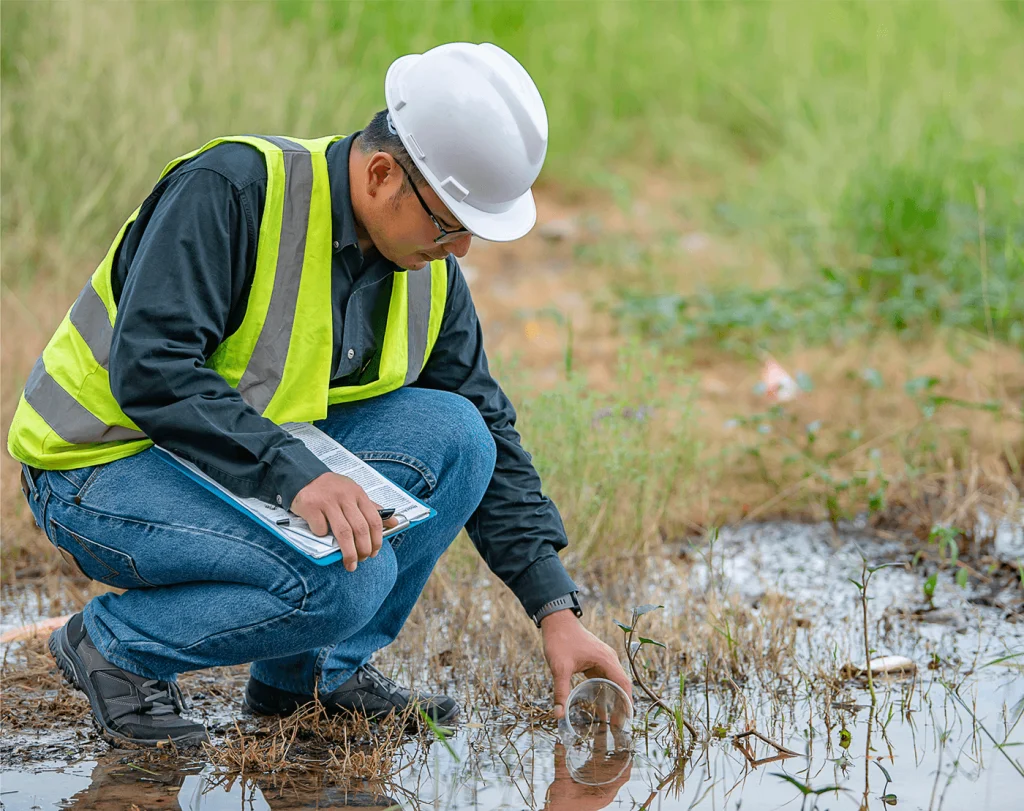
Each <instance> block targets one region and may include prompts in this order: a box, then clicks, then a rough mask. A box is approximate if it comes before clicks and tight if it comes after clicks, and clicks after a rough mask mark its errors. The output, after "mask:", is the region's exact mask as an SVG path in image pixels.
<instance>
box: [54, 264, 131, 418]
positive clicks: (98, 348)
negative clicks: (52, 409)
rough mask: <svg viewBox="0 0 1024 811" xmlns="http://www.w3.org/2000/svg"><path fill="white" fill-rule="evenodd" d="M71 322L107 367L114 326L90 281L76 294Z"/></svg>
mask: <svg viewBox="0 0 1024 811" xmlns="http://www.w3.org/2000/svg"><path fill="white" fill-rule="evenodd" d="M70 318H71V323H72V324H74V325H75V329H77V330H78V332H79V334H80V335H81V336H82V338H83V339H84V340H85V343H86V344H87V345H88V347H89V349H90V350H92V356H93V357H94V358H96V362H97V363H98V364H99V365H100V366H102V367H103V368H104V369H108V368H109V363H110V345H111V343H112V342H113V340H114V328H113V327H112V326H110V320H109V319H108V318H107V308H106V307H104V306H103V301H102V299H100V295H99V293H97V292H96V288H95V287H93V286H92V282H91V281H90V282H87V283H86V285H85V287H83V288H82V292H81V293H79V294H78V298H77V299H76V300H75V303H74V305H73V306H72V307H71V313H70ZM36 410H37V411H38V409H36ZM58 433H59V432H58Z"/></svg>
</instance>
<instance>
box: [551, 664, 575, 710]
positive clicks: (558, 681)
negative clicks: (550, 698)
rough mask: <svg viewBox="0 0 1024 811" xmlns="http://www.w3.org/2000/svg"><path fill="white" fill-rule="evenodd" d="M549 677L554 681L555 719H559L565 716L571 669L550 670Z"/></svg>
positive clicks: (570, 687) (570, 686)
mask: <svg viewBox="0 0 1024 811" xmlns="http://www.w3.org/2000/svg"><path fill="white" fill-rule="evenodd" d="M551 675H552V676H554V679H555V718H558V719H561V718H562V716H564V715H565V703H566V702H567V701H568V700H569V693H570V692H571V690H572V669H571V668H565V669H563V668H558V669H555V668H552V670H551Z"/></svg>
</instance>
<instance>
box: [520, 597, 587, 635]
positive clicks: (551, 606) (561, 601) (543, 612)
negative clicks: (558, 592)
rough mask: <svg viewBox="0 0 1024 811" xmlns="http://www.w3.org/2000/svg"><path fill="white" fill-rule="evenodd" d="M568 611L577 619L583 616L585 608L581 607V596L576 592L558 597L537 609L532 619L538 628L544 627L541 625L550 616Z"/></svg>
mask: <svg viewBox="0 0 1024 811" xmlns="http://www.w3.org/2000/svg"><path fill="white" fill-rule="evenodd" d="M566 611H571V612H572V613H573V614H574V615H575V616H576V617H582V616H583V607H582V606H581V605H580V600H579V596H578V595H577V593H576V592H575V591H572V592H569V593H568V594H563V595H562V596H561V597H556V598H555V599H554V600H550V601H549V602H547V603H545V604H544V605H542V606H541V607H540V608H538V609H537V612H536V613H535V614H534V615H533V616H532V617H531V619H532V620H533V621H534V623H535V624H536V626H537V627H538V628H540V627H542V626H541V623H542V622H543V621H544V620H545V619H546V618H547V617H549V616H553V615H554V614H556V613H558V614H562V613H564V612H566Z"/></svg>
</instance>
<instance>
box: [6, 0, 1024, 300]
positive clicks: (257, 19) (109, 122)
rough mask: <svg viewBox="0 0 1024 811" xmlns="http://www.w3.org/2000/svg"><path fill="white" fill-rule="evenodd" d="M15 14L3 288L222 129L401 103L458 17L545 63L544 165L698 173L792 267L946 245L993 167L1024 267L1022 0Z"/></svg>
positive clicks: (721, 219)
mask: <svg viewBox="0 0 1024 811" xmlns="http://www.w3.org/2000/svg"><path fill="white" fill-rule="evenodd" d="M0 14H2V26H0V35H2V42H0V44H2V57H0V79H2V82H3V94H2V136H0V137H2V150H3V155H2V195H3V197H2V203H3V206H2V208H3V220H2V226H3V236H4V239H3V257H2V258H3V274H4V280H5V283H7V284H11V285H13V284H21V283H24V282H25V281H27V280H30V279H32V278H34V277H36V276H37V275H38V274H40V273H45V274H53V275H56V276H58V277H59V276H61V275H63V274H72V275H73V276H74V278H75V279H76V280H80V279H81V272H82V264H83V263H84V264H86V265H88V264H91V263H94V262H95V261H97V260H98V258H99V257H100V254H101V252H102V251H103V249H104V248H105V246H106V245H107V244H108V242H109V240H110V239H111V237H112V236H113V234H114V233H115V232H116V229H117V227H118V226H119V225H120V223H121V222H122V221H123V220H124V219H125V218H126V216H127V215H128V214H129V213H130V212H131V211H132V210H133V209H134V207H135V206H136V205H138V203H139V202H140V201H141V199H142V198H143V197H144V196H145V194H146V192H147V191H148V189H149V188H150V187H151V185H152V183H153V182H154V180H155V178H156V176H157V174H158V173H159V171H160V169H161V168H162V167H163V165H164V164H165V163H166V161H167V160H169V159H170V158H172V157H174V156H176V155H179V154H181V153H183V152H185V151H187V150H189V149H192V148H195V147H196V146H198V145H199V144H201V143H203V142H205V141H206V140H208V139H209V138H212V137H214V136H216V135H220V134H225V133H232V132H234V133H241V132H263V133H269V132H277V133H290V134H295V135H319V134H323V133H330V132H345V131H351V130H353V129H356V128H358V127H360V126H361V125H362V123H363V122H365V121H366V120H367V118H368V117H369V116H370V114H371V113H373V112H374V111H376V110H378V109H381V108H382V107H383V106H384V100H383V76H384V72H385V70H386V68H387V66H388V65H389V64H390V62H391V61H392V60H393V59H395V58H396V57H398V56H400V55H402V54H404V53H409V52H418V51H423V50H424V49H427V48H429V47H431V46H433V45H436V44H438V43H440V42H444V41H449V40H455V39H464V40H471V41H492V42H496V43H497V44H499V45H501V46H503V47H505V48H507V49H508V50H510V51H511V52H512V53H514V54H515V55H516V56H517V57H518V58H519V59H520V60H521V61H522V62H523V63H524V64H525V65H526V66H527V67H528V69H529V70H530V72H531V73H532V75H533V76H534V77H535V79H536V81H537V83H538V85H539V86H540V88H541V91H542V93H543V95H544V98H545V100H546V102H547V107H548V111H549V115H550V119H551V145H550V151H549V157H548V161H547V164H546V167H545V171H544V174H543V176H542V182H543V183H547V184H558V185H560V186H565V187H569V188H572V189H577V190H578V189H586V188H588V187H600V188H609V187H612V186H615V185H616V184H618V185H622V184H626V186H627V187H629V188H632V189H634V191H635V190H637V189H638V188H639V189H640V191H641V192H642V187H643V184H644V182H645V179H646V178H648V177H649V176H651V175H652V174H667V175H669V176H670V177H671V178H676V179H678V180H679V181H680V182H681V183H682V182H686V181H689V180H697V181H700V182H701V183H702V184H703V185H702V188H704V189H707V190H709V191H708V192H707V193H705V194H703V195H702V196H701V198H700V199H698V200H697V201H695V203H694V205H695V206H696V208H697V209H698V210H697V212H696V213H697V214H698V216H704V217H706V218H708V219H709V220H713V221H714V223H716V224H717V225H718V226H719V227H721V228H732V229H734V230H738V231H742V232H743V234H744V235H745V237H746V238H756V239H757V240H760V241H762V242H763V243H764V244H765V245H766V246H768V247H769V248H770V250H771V251H772V253H773V255H775V256H777V257H779V259H780V261H781V262H782V263H783V264H784V265H785V267H786V272H787V273H790V274H799V273H807V272H808V271H809V270H813V268H815V267H816V266H817V265H819V264H822V263H824V264H830V265H838V266H840V267H844V266H851V265H856V264H858V263H863V259H864V257H865V256H867V257H873V258H881V259H891V258H897V259H898V260H899V263H898V266H899V267H900V268H904V267H908V266H909V267H911V268H914V267H917V266H922V265H929V266H931V267H936V266H937V264H938V263H940V262H941V261H942V260H943V258H945V256H946V255H947V254H948V253H949V252H950V250H951V249H954V250H955V248H956V246H955V244H954V243H955V242H956V240H957V238H958V237H960V236H962V234H963V233H964V222H966V223H967V226H966V227H967V228H973V229H974V230H975V232H976V225H975V219H974V215H975V213H976V211H977V200H978V193H979V189H982V190H984V194H985V208H986V227H988V228H990V229H991V230H992V236H993V238H994V239H995V240H996V243H997V244H996V245H995V248H994V250H993V255H994V257H995V259H996V260H997V264H998V260H999V258H1000V257H1001V256H1003V255H1004V254H1007V253H1008V260H1007V264H1008V265H1010V266H1011V267H1010V270H1008V271H1007V273H1010V275H1011V276H1012V279H1013V281H1014V282H1018V281H1021V278H1022V276H1021V273H1020V266H1021V259H1020V252H1021V243H1022V242H1024V240H1022V239H1021V238H1020V228H1021V226H1020V223H1021V219H1022V218H1021V211H1022V206H1024V139H1022V138H1021V133H1022V132H1024V93H1021V92H1020V90H1021V86H1020V76H1021V75H1024V10H1022V5H1021V4H1019V3H1014V2H1005V3H995V2H991V3H989V2H985V3H980V2H971V3H967V2H949V3H943V2H935V3H926V4H925V3H885V2H871V3H852V4H846V3H800V2H783V3H739V2H716V3H700V2H678V3H676V2H605V3H602V2H596V3H582V2H580V3H577V2H549V3H533V2H466V0H452V1H450V2H422V3H407V2H346V3H340V2H339V3H305V2H295V0H276V1H274V2H262V3H248V2H246V3H223V4H220V3H209V2H183V1H181V0H176V1H175V2H132V3H114V2H108V3H87V2H56V3H48V2H23V1H22V0H5V2H4V3H3V5H2V9H0ZM1015 229H1016V230H1015ZM1007 246H1009V247H1007ZM671 270H673V269H667V272H668V271H671ZM950 272H956V273H968V272H977V266H976V265H975V266H973V267H961V268H953V269H951V270H950ZM998 275H999V274H997V276H998ZM1005 275H1006V274H1003V276H999V278H997V279H996V286H997V287H998V282H999V280H1000V279H1002V278H1004V277H1005ZM754 281H756V279H755V280H754Z"/></svg>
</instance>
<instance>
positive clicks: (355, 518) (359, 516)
mask: <svg viewBox="0 0 1024 811" xmlns="http://www.w3.org/2000/svg"><path fill="white" fill-rule="evenodd" d="M341 509H342V510H343V511H344V513H345V519H346V520H347V521H348V525H349V526H350V527H352V541H353V542H354V543H355V547H356V555H357V556H358V558H359V560H366V559H367V558H368V557H370V553H371V552H372V551H373V545H372V543H371V541H370V526H369V525H368V524H367V523H366V518H365V517H364V516H363V511H362V510H360V509H359V505H358V504H356V503H353V502H346V503H344V504H342V505H341Z"/></svg>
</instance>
